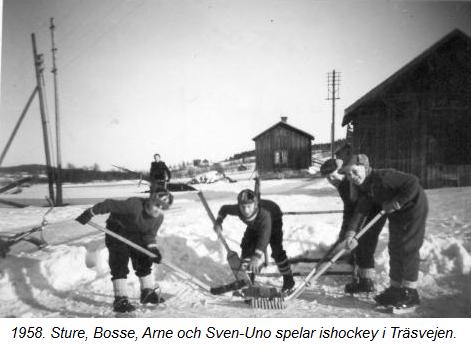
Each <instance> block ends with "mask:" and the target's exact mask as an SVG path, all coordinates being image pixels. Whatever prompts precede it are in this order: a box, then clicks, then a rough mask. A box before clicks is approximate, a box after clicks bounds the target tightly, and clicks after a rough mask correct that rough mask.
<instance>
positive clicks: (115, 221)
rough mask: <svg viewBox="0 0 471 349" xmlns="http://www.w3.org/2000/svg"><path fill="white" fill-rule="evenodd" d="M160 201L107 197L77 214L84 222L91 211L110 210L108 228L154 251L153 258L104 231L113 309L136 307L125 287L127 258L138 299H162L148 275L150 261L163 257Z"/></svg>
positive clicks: (123, 311) (92, 212) (153, 301)
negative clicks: (136, 281) (136, 280)
mask: <svg viewBox="0 0 471 349" xmlns="http://www.w3.org/2000/svg"><path fill="white" fill-rule="evenodd" d="M163 205H164V203H163V202H162V201H161V200H160V199H159V198H147V199H144V198H138V197H131V198H128V199H127V200H112V199H107V200H105V201H103V202H100V203H98V204H96V205H94V206H93V207H91V208H89V209H87V210H85V211H84V212H83V213H82V214H81V215H80V216H78V217H77V218H76V220H77V221H78V222H79V223H81V224H87V223H88V222H89V221H90V220H91V218H92V217H93V216H94V215H98V214H107V213H110V216H109V217H108V219H107V221H106V227H107V228H108V229H109V230H111V231H113V232H115V233H117V234H119V235H121V236H123V237H124V238H126V239H128V240H131V241H132V242H134V243H136V244H138V245H140V246H142V247H145V248H147V249H148V250H149V251H150V252H152V253H153V254H155V255H156V257H155V258H151V257H149V256H147V255H145V254H143V253H141V252H139V251H136V250H135V249H133V248H132V247H130V246H128V245H127V244H125V243H124V242H121V241H120V240H117V239H116V238H114V237H112V236H109V235H106V237H105V244H106V247H107V248H108V252H109V259H108V263H109V266H110V269H111V281H112V282H113V290H114V295H115V300H114V303H113V309H114V311H115V312H120V313H125V312H131V311H133V310H135V307H134V305H132V304H131V303H130V302H129V299H128V294H127V290H126V278H127V275H128V274H129V269H128V264H129V259H131V262H132V266H133V269H134V271H135V273H136V276H137V277H138V278H139V282H140V285H141V297H140V301H141V303H142V304H147V303H151V304H158V303H161V302H163V301H164V300H163V299H162V298H161V297H160V292H156V290H158V286H157V287H155V285H154V282H153V280H152V276H151V272H152V263H160V261H161V259H162V255H161V254H160V251H159V249H158V248H157V243H156V235H157V231H158V230H159V228H160V226H161V225H162V222H163V219H164V215H163V211H162V206H163Z"/></svg>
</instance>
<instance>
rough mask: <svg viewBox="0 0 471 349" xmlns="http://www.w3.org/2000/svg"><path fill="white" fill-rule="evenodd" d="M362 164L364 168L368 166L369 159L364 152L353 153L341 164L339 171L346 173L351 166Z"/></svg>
mask: <svg viewBox="0 0 471 349" xmlns="http://www.w3.org/2000/svg"><path fill="white" fill-rule="evenodd" d="M354 165H362V166H365V167H366V168H369V167H370V160H369V159H368V156H366V155H365V154H353V155H352V156H351V157H350V159H349V160H348V161H347V162H346V163H345V165H343V166H342V168H341V169H340V170H339V173H346V172H347V171H348V169H349V168H350V167H351V166H354Z"/></svg>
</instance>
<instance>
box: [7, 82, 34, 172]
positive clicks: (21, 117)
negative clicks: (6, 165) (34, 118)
mask: <svg viewBox="0 0 471 349" xmlns="http://www.w3.org/2000/svg"><path fill="white" fill-rule="evenodd" d="M36 93H38V87H37V86H36V87H35V88H34V90H33V93H31V96H30V97H29V99H28V102H26V105H25V107H24V108H23V111H22V112H21V115H20V118H19V119H18V121H17V122H16V125H15V128H14V129H13V132H12V133H11V136H10V138H9V139H8V142H7V144H6V145H5V149H3V152H2V155H0V165H1V164H2V163H3V160H4V159H5V155H7V151H8V149H10V146H11V143H12V142H13V139H14V138H15V136H16V133H17V132H18V129H19V128H20V125H21V123H22V122H23V119H24V118H25V116H26V112H27V111H28V109H29V106H30V105H31V103H32V102H33V99H34V96H36Z"/></svg>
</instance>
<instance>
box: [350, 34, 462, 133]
mask: <svg viewBox="0 0 471 349" xmlns="http://www.w3.org/2000/svg"><path fill="white" fill-rule="evenodd" d="M456 38H460V39H464V40H465V41H468V42H469V43H470V44H471V38H470V37H469V36H467V35H466V34H465V33H463V32H462V31H461V30H459V29H454V30H452V31H451V32H450V33H448V34H447V35H445V36H444V37H443V38H442V39H440V40H439V41H437V42H436V43H435V44H433V45H432V46H431V47H429V48H428V49H426V50H425V51H424V52H422V53H421V54H420V55H418V56H417V57H416V58H414V59H413V60H412V61H410V62H409V63H407V64H406V65H405V66H404V67H402V68H401V69H399V70H398V71H397V72H395V73H394V74H392V75H391V76H390V77H389V78H387V79H386V80H384V81H383V82H382V83H380V84H379V85H378V86H376V87H375V88H373V89H372V90H371V91H370V92H368V93H367V94H365V95H363V97H361V98H360V99H358V100H357V101H356V102H354V103H353V104H352V105H350V106H349V107H348V108H346V109H345V114H344V116H343V120H342V126H345V125H346V124H348V123H349V122H350V121H352V119H353V115H352V114H353V113H354V112H355V111H356V110H357V109H358V107H360V106H361V105H363V104H364V103H368V102H371V100H373V99H374V98H375V97H377V96H378V95H380V94H381V93H383V92H384V91H385V90H386V89H387V88H388V87H389V86H390V85H391V84H394V83H395V82H396V81H398V80H399V79H400V78H401V77H403V76H404V74H406V73H408V72H410V71H412V70H413V69H415V68H417V66H419V65H420V64H421V63H422V62H423V61H424V60H425V59H427V58H428V57H429V56H431V55H432V54H433V53H434V52H435V51H436V50H437V49H438V48H440V47H441V46H443V45H444V44H446V43H448V42H449V41H450V40H453V39H456Z"/></svg>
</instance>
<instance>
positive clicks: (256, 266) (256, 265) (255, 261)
mask: <svg viewBox="0 0 471 349" xmlns="http://www.w3.org/2000/svg"><path fill="white" fill-rule="evenodd" d="M262 264H263V258H261V257H259V256H257V255H253V256H252V258H250V262H249V265H248V270H249V271H251V272H252V273H254V274H258V273H259V272H260V268H261V267H262Z"/></svg>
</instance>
